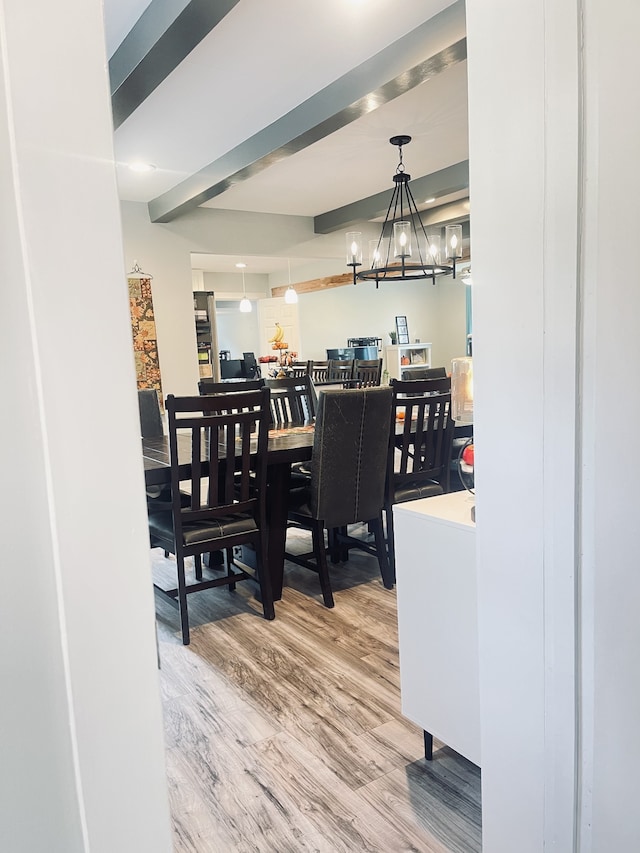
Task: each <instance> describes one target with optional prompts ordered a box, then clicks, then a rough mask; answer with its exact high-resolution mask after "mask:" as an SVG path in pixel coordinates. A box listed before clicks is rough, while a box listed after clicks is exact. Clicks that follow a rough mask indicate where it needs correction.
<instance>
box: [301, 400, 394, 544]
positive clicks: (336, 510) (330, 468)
mask: <svg viewBox="0 0 640 853" xmlns="http://www.w3.org/2000/svg"><path fill="white" fill-rule="evenodd" d="M391 399H392V391H391V388H390V387H388V386H387V387H384V388H348V389H331V390H327V391H324V392H323V393H322V394H320V398H319V402H318V410H317V413H316V428H315V435H314V444H313V457H312V463H311V472H312V473H311V484H310V491H311V496H310V508H311V512H312V514H313V516H314V518H321V519H323V521H324V526H325V527H327V528H332V527H342V526H344V525H345V524H351V523H353V522H356V521H369V520H370V519H374V518H377V517H378V514H379V513H380V511H381V510H382V507H383V505H384V487H385V475H386V464H385V463H386V459H387V448H388V444H389V426H390V422H391V417H390V412H391Z"/></svg>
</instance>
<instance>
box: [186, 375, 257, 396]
mask: <svg viewBox="0 0 640 853" xmlns="http://www.w3.org/2000/svg"><path fill="white" fill-rule="evenodd" d="M263 387H264V379H262V378H260V379H237V380H236V379H229V380H227V381H225V382H216V380H215V379H201V380H200V381H199V382H198V391H199V393H200V394H233V393H234V392H236V391H256V390H258V389H259V388H263Z"/></svg>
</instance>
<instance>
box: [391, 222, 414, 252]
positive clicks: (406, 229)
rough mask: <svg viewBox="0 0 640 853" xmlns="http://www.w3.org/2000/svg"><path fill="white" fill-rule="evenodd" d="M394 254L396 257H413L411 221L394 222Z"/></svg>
mask: <svg viewBox="0 0 640 853" xmlns="http://www.w3.org/2000/svg"><path fill="white" fill-rule="evenodd" d="M393 254H394V255H395V257H396V258H410V257H411V223H410V222H394V223H393Z"/></svg>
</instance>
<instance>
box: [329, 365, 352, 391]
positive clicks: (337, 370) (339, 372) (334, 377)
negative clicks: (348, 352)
mask: <svg viewBox="0 0 640 853" xmlns="http://www.w3.org/2000/svg"><path fill="white" fill-rule="evenodd" d="M327 379H328V381H329V382H335V383H338V382H340V383H342V384H343V385H344V387H345V388H349V387H351V380H352V379H353V359H352V358H350V359H345V360H341V359H330V360H329V370H328V376H327Z"/></svg>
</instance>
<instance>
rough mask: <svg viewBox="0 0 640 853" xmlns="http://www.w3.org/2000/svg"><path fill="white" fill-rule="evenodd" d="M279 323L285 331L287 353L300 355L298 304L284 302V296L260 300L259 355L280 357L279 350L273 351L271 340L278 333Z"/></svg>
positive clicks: (284, 338)
mask: <svg viewBox="0 0 640 853" xmlns="http://www.w3.org/2000/svg"><path fill="white" fill-rule="evenodd" d="M276 323H279V324H280V326H281V328H282V330H283V331H284V337H283V339H282V340H283V341H284V342H286V343H287V344H288V347H287V352H297V353H298V354H299V353H300V323H299V320H298V305H297V303H295V304H293V305H290V304H288V303H286V302H285V301H284V296H278V297H275V298H273V299H259V300H258V334H259V336H260V352H259V353H256V356H258V355H279V352H278V350H274V349H272V346H273V344H272V343H271V341H270V340H269V338H272V337H273V335H274V333H275V331H276Z"/></svg>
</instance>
